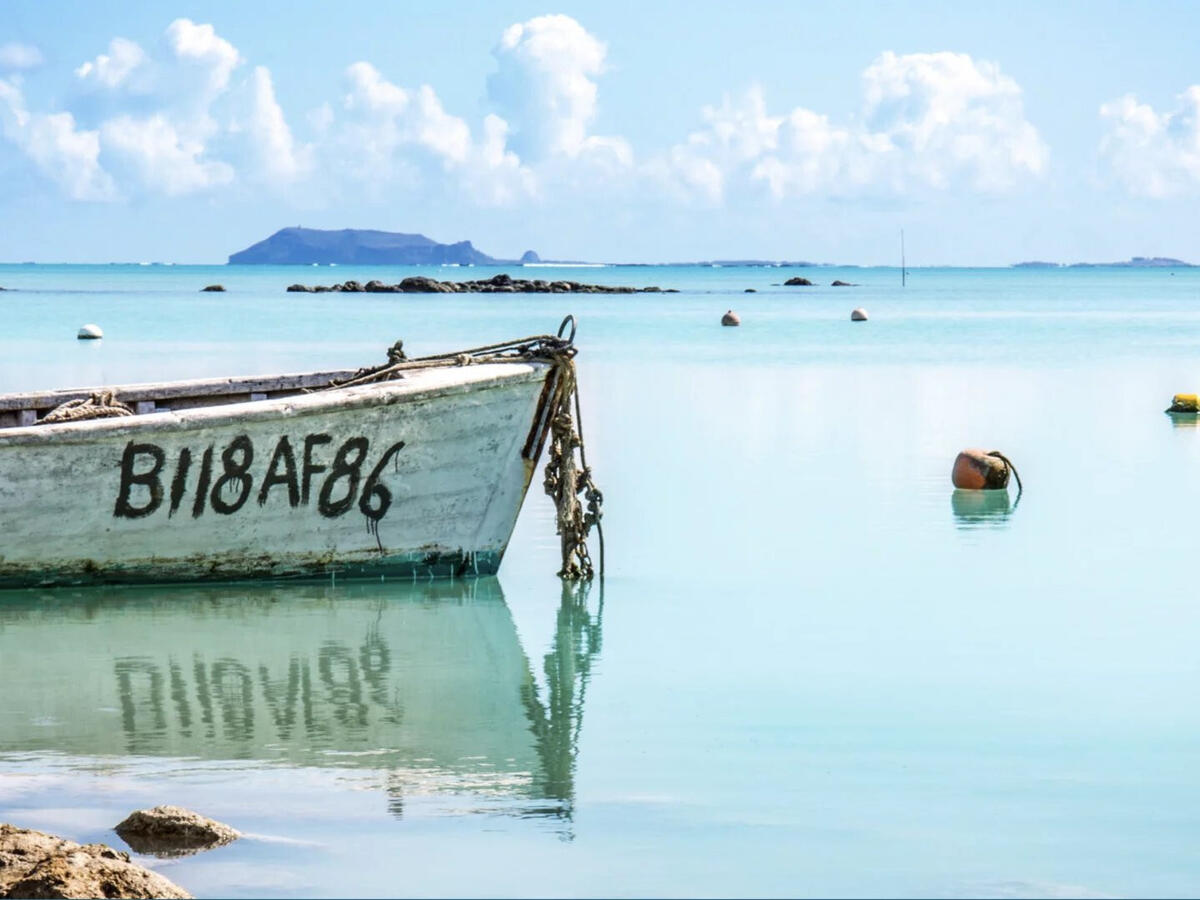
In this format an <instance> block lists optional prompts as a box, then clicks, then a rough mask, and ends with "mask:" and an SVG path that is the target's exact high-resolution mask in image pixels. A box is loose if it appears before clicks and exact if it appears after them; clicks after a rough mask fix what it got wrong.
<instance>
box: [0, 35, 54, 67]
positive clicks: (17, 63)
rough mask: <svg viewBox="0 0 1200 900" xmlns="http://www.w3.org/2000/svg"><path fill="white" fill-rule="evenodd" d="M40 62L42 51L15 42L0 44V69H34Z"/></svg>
mask: <svg viewBox="0 0 1200 900" xmlns="http://www.w3.org/2000/svg"><path fill="white" fill-rule="evenodd" d="M42 62H43V60H42V51H41V50H39V49H38V48H37V47H34V46H33V45H31V44H18V43H17V42H16V41H9V42H8V43H7V44H0V69H6V70H9V71H13V70H18V69H36V68H37V67H38V66H40V65H41V64H42Z"/></svg>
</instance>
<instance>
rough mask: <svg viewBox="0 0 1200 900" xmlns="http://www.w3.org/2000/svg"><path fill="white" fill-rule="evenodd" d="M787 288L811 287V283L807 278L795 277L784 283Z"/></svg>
mask: <svg viewBox="0 0 1200 900" xmlns="http://www.w3.org/2000/svg"><path fill="white" fill-rule="evenodd" d="M784 284H786V285H787V286H788V287H812V286H813V283H812V282H811V281H809V280H808V279H807V278H801V277H800V276H799V275H797V276H796V277H795V278H789V279H788V280H787V281H785V282H784Z"/></svg>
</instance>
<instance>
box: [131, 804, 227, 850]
mask: <svg viewBox="0 0 1200 900" xmlns="http://www.w3.org/2000/svg"><path fill="white" fill-rule="evenodd" d="M114 830H115V831H116V832H117V834H119V835H120V836H121V840H123V841H124V842H125V843H127V844H128V845H129V846H130V847H132V848H133V849H134V850H135V851H137V852H138V853H153V854H154V855H156V856H184V855H186V854H189V853H197V852H199V851H201V850H212V849H213V848H214V847H221V846H224V845H225V844H228V843H231V842H232V841H236V840H237V839H238V838H239V837H241V836H242V834H241V832H240V831H238V830H237V829H236V828H231V827H229V826H228V825H225V824H223V823H221V822H217V821H215V820H213V819H209V818H206V817H204V816H202V815H200V814H199V813H194V812H192V811H191V810H190V809H184V808H183V807H182V806H156V807H154V808H153V809H139V810H137V811H135V812H132V813H130V814H129V815H128V816H126V818H125V821H123V822H122V823H121V824H120V825H118V826H117V827H116V828H115V829H114Z"/></svg>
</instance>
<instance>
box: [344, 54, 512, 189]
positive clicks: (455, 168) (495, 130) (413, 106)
mask: <svg viewBox="0 0 1200 900" xmlns="http://www.w3.org/2000/svg"><path fill="white" fill-rule="evenodd" d="M346 80H347V83H348V85H349V91H348V93H347V94H346V96H345V99H344V101H343V108H344V110H345V112H346V119H345V121H344V123H343V124H342V126H341V127H340V128H336V127H332V126H331V125H330V123H326V127H330V128H332V130H333V131H335V133H336V134H337V139H336V140H337V142H338V147H339V149H338V151H337V156H338V158H339V159H340V160H342V161H346V162H348V163H349V166H350V171H351V172H352V173H354V174H355V175H357V177H360V178H363V179H365V180H368V181H370V182H372V183H378V182H379V181H380V180H384V179H389V180H392V181H398V182H408V183H410V184H417V183H427V182H430V181H434V182H440V181H444V180H446V179H447V177H448V178H449V184H450V185H451V186H457V187H460V188H462V187H468V188H470V190H471V191H472V193H473V194H474V195H475V196H476V197H477V198H478V199H479V200H480V201H482V202H483V203H484V204H498V203H505V202H509V201H510V200H511V199H512V198H514V197H516V196H519V195H521V194H524V193H529V192H531V191H532V190H533V189H534V186H533V176H532V173H530V172H529V171H528V170H527V169H525V168H524V167H522V165H521V162H520V160H519V159H518V157H517V156H516V155H515V154H514V153H512V152H511V151H510V150H508V149H507V137H508V124H507V123H506V122H505V121H504V120H503V119H501V118H499V117H498V116H492V115H489V116H487V117H486V118H485V119H484V122H483V138H482V140H481V141H480V142H478V143H476V142H475V141H474V140H473V138H472V136H471V129H470V126H469V125H467V123H466V122H465V121H464V120H463V119H461V118H459V117H458V116H454V115H451V114H450V113H448V112H446V110H445V108H444V107H443V106H442V103H441V100H440V99H439V98H438V96H437V94H436V92H435V91H434V90H433V88H431V87H430V86H429V85H422V86H421V87H419V88H417V89H416V90H408V89H405V88H402V87H400V86H398V85H396V84H393V83H392V82H390V81H388V80H387V79H385V78H384V77H383V75H382V74H381V73H380V72H379V70H378V69H376V68H375V67H374V66H372V65H371V64H370V63H366V62H357V63H354V64H353V65H351V66H350V67H349V68H347V70H346Z"/></svg>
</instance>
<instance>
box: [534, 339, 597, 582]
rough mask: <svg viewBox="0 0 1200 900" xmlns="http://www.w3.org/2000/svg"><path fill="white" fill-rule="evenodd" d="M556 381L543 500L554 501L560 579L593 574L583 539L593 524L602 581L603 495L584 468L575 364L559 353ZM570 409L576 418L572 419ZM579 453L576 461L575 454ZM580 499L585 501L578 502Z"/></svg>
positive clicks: (589, 472) (593, 568)
mask: <svg viewBox="0 0 1200 900" xmlns="http://www.w3.org/2000/svg"><path fill="white" fill-rule="evenodd" d="M556 364H557V368H558V373H559V380H558V386H557V389H556V390H555V394H554V399H553V400H552V402H553V404H554V408H553V411H552V413H551V419H550V452H549V457H548V458H547V460H546V477H545V480H544V481H543V485H544V487H545V490H546V494H547V496H549V497H550V499H551V500H553V501H554V507H555V510H556V516H555V518H556V521H557V532H558V535H559V540H560V544H561V549H562V569H561V570H559V573H558V575H559V577H560V578H563V579H565V580H566V581H590V580H591V579H592V578H593V577H594V576H595V574H596V569H595V566H593V564H592V557H591V555H590V554H589V553H588V546H587V538H588V535H589V534H590V533H591V530H592V527H593V526H595V528H596V532H597V534H598V536H599V539H600V578H601V580H603V579H604V531H603V529H602V528H601V527H600V518H601V516H602V515H603V513H602V511H601V506H602V505H603V503H604V495H603V494H602V493H600V489H599V488H597V487H596V483H595V481H593V479H592V470H591V467H590V466H588V464H587V458H586V455H585V450H584V445H583V435H582V433H581V429H577V428H576V422H577V421H580V422H581V421H582V416H581V415H580V407H579V387H578V383H577V380H576V373H575V360H574V359H572V358H571V356H570V355H567V354H563V355H562V356H561V357H560V358H559V359H557V360H556ZM572 408H573V409H574V416H575V417H574V418H572ZM576 450H578V451H579V461H578V463H576V459H575V451H576ZM580 495H582V496H583V500H584V501H585V502H586V504H587V505H586V510H585V507H584V504H583V503H581V502H580Z"/></svg>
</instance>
